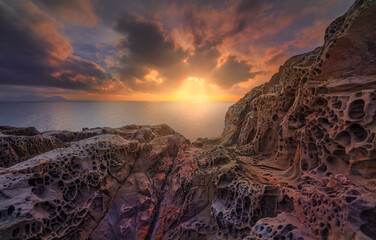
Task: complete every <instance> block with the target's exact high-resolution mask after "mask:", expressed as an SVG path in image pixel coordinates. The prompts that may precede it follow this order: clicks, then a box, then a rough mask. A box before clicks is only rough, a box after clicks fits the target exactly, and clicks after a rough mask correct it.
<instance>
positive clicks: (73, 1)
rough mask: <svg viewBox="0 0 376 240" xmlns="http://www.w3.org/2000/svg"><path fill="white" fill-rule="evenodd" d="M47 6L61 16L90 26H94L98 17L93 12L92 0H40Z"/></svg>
mask: <svg viewBox="0 0 376 240" xmlns="http://www.w3.org/2000/svg"><path fill="white" fill-rule="evenodd" d="M39 1H40V2H41V3H42V4H43V6H44V7H45V8H47V9H48V10H50V11H52V12H53V13H55V14H57V15H59V16H60V17H61V18H63V19H65V20H69V21H73V22H76V23H80V24H85V25H88V26H93V25H94V24H95V23H96V22H97V21H98V18H97V16H95V14H94V13H93V7H92V5H91V1H90V0H69V1H66V0H53V1H51V0H39Z"/></svg>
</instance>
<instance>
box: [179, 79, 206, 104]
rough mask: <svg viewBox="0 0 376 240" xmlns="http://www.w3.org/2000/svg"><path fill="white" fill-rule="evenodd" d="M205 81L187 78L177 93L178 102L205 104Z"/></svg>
mask: <svg viewBox="0 0 376 240" xmlns="http://www.w3.org/2000/svg"><path fill="white" fill-rule="evenodd" d="M204 83H205V81H204V79H202V78H197V77H189V78H187V80H186V81H185V82H184V83H183V85H182V86H181V88H180V89H179V90H178V91H177V93H176V96H177V98H178V99H179V100H180V101H188V102H207V101H208V96H207V92H206V86H205V84H204Z"/></svg>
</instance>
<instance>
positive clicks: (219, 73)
mask: <svg viewBox="0 0 376 240" xmlns="http://www.w3.org/2000/svg"><path fill="white" fill-rule="evenodd" d="M251 68H252V66H251V65H249V64H247V63H246V62H245V61H242V60H237V59H236V57H235V56H229V57H228V58H227V59H226V61H225V62H224V63H223V64H222V65H221V66H220V67H218V68H216V69H215V70H214V72H213V75H212V79H213V80H214V83H215V84H217V85H219V86H221V87H223V88H230V87H232V86H233V85H235V84H237V83H240V82H246V81H248V79H250V78H253V77H255V76H256V75H258V74H260V73H261V72H250V70H251Z"/></svg>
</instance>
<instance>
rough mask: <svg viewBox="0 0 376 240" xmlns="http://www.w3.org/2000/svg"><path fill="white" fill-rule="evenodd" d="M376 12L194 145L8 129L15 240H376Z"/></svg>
mask: <svg viewBox="0 0 376 240" xmlns="http://www.w3.org/2000/svg"><path fill="white" fill-rule="evenodd" d="M375 66H376V1H374V0H363V1H356V2H355V3H354V5H353V6H352V7H351V8H350V10H349V11H348V12H347V13H346V14H345V15H343V16H341V17H339V18H337V19H336V20H335V21H334V22H333V23H331V24H330V25H329V27H328V28H327V30H326V33H325V42H324V45H323V46H322V47H319V48H317V49H315V50H313V51H312V52H309V53H306V54H302V55H298V56H295V57H292V58H290V59H289V60H287V61H286V62H285V64H284V65H283V66H281V67H280V70H279V72H278V73H276V74H275V75H274V76H273V77H272V79H271V81H270V82H268V83H265V84H263V85H261V86H259V87H256V88H254V89H253V90H252V91H250V92H249V93H248V94H246V95H245V96H244V97H243V98H242V99H241V100H240V101H239V102H238V103H236V104H234V105H233V106H232V107H231V108H230V109H229V111H228V113H227V115H226V119H225V129H224V132H223V134H222V135H221V136H220V137H218V138H216V139H199V140H198V141H196V142H194V143H193V144H191V143H189V141H187V140H186V139H185V138H184V137H183V136H181V135H180V134H178V133H175V132H174V131H173V130H172V129H171V128H169V127H168V126H166V125H159V126H126V127H123V128H118V129H113V128H96V129H84V130H83V131H81V132H68V131H54V132H45V133H40V132H38V131H37V130H36V129H33V128H26V129H25V128H13V127H2V128H0V132H1V134H0V143H1V144H0V147H1V152H0V160H1V161H0V164H1V165H0V166H1V167H3V169H1V170H0V238H1V239H299V240H303V239H306V240H308V239H376V138H375V134H376V67H375Z"/></svg>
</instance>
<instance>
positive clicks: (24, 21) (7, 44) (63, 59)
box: [0, 2, 109, 91]
mask: <svg viewBox="0 0 376 240" xmlns="http://www.w3.org/2000/svg"><path fill="white" fill-rule="evenodd" d="M53 23H54V19H52V18H50V17H49V16H47V15H46V14H44V13H43V12H42V11H41V10H40V9H39V8H38V7H37V6H35V5H34V4H33V3H31V2H9V4H6V3H0V35H1V36H2V37H1V38H0V84H8V85H29V86H53V87H59V88H66V89H85V90H90V91H94V90H95V88H96V87H97V85H100V84H102V83H103V82H105V81H107V80H108V79H109V76H108V74H106V73H105V72H104V71H103V70H102V69H101V68H100V67H99V66H98V65H96V64H95V63H93V62H91V61H88V60H84V59H81V58H79V57H75V56H73V55H72V52H73V50H72V48H71V46H70V44H69V41H68V39H66V38H65V37H63V36H62V35H60V34H59V33H58V32H57V31H56V30H55V27H54V25H53Z"/></svg>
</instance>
